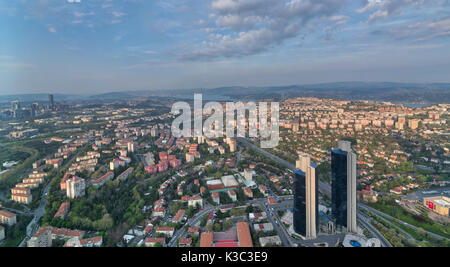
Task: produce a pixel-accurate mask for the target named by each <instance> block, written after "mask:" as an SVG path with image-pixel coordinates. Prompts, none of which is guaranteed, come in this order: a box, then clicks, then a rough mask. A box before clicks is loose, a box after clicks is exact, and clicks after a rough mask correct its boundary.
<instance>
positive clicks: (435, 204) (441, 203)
mask: <svg viewBox="0 0 450 267" xmlns="http://www.w3.org/2000/svg"><path fill="white" fill-rule="evenodd" d="M423 204H424V205H425V207H428V208H429V209H430V210H432V211H434V212H436V213H438V214H440V215H442V216H449V209H450V198H448V197H445V196H437V197H426V198H424V199H423Z"/></svg>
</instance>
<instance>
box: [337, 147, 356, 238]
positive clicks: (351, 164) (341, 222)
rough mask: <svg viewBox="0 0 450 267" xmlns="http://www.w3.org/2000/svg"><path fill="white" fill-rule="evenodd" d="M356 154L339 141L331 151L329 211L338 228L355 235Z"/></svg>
mask: <svg viewBox="0 0 450 267" xmlns="http://www.w3.org/2000/svg"><path fill="white" fill-rule="evenodd" d="M356 160H357V159H356V154H355V153H353V152H352V150H351V144H350V142H347V141H340V142H339V148H337V149H333V150H332V151H331V180H332V186H331V210H332V214H333V217H334V220H335V223H336V226H337V227H338V228H342V227H344V228H346V229H347V232H352V233H356V232H357V226H356Z"/></svg>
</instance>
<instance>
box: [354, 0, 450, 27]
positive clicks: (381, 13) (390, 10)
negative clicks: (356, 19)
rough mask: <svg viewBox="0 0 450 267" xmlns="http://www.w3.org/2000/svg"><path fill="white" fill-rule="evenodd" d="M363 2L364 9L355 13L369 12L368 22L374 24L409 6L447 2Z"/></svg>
mask: <svg viewBox="0 0 450 267" xmlns="http://www.w3.org/2000/svg"><path fill="white" fill-rule="evenodd" d="M364 2H365V5H364V7H362V8H360V9H358V10H356V13H358V14H363V13H367V12H370V15H369V20H368V22H374V21H377V20H380V19H384V18H388V17H390V16H392V15H393V14H396V13H399V12H401V10H402V9H403V8H406V7H409V6H419V5H423V4H434V3H441V2H448V0H364Z"/></svg>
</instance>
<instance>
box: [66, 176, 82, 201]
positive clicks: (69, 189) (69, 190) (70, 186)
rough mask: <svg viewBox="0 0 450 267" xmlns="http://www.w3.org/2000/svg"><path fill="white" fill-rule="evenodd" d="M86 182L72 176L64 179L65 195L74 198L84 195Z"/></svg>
mask: <svg viewBox="0 0 450 267" xmlns="http://www.w3.org/2000/svg"><path fill="white" fill-rule="evenodd" d="M85 189H86V183H85V181H84V179H82V178H80V177H77V176H74V177H72V178H70V179H68V180H67V181H66V195H67V197H68V198H71V199H74V198H77V197H82V196H84V195H85V193H86V192H85Z"/></svg>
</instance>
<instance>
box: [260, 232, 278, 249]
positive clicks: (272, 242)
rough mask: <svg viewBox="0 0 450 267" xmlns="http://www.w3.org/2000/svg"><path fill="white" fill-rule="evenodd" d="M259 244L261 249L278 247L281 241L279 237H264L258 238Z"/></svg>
mask: <svg viewBox="0 0 450 267" xmlns="http://www.w3.org/2000/svg"><path fill="white" fill-rule="evenodd" d="M259 244H260V245H261V247H267V246H279V245H281V239H280V237H279V236H277V235H276V236H266V237H260V238H259Z"/></svg>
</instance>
